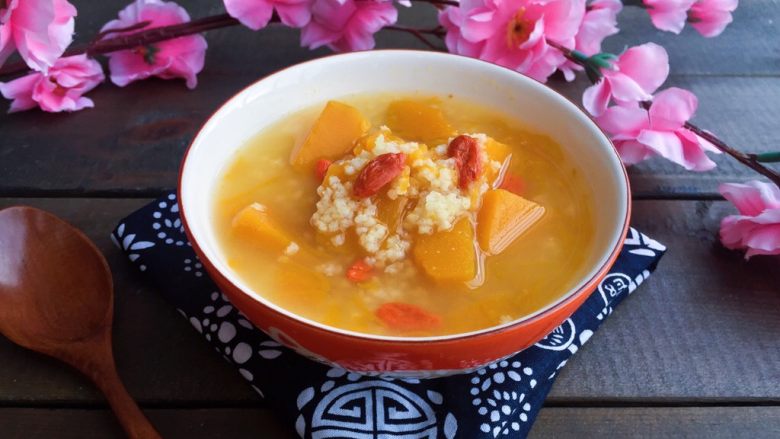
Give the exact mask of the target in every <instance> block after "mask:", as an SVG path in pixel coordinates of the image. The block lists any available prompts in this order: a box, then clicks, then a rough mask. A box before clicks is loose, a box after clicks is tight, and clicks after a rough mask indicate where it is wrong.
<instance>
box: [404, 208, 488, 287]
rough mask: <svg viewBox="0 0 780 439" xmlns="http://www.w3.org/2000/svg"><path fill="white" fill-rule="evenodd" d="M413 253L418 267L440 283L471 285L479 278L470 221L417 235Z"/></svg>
mask: <svg viewBox="0 0 780 439" xmlns="http://www.w3.org/2000/svg"><path fill="white" fill-rule="evenodd" d="M413 253H414V260H415V262H416V263H417V265H418V266H419V267H420V268H421V269H422V270H423V271H424V272H425V273H426V274H427V275H428V276H429V277H430V278H431V279H433V280H434V281H435V282H437V283H443V284H447V283H457V282H468V281H470V280H472V279H474V278H475V277H476V276H477V262H478V261H477V257H478V256H477V250H476V249H475V248H474V229H473V227H472V226H471V222H470V221H469V219H468V218H463V219H461V220H460V221H458V222H457V223H456V224H455V226H453V228H452V229H450V230H447V231H440V232H437V233H434V234H433V235H419V236H417V240H416V242H415V245H414V252H413Z"/></svg>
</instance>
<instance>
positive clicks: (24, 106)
mask: <svg viewBox="0 0 780 439" xmlns="http://www.w3.org/2000/svg"><path fill="white" fill-rule="evenodd" d="M42 77H43V75H42V74H40V73H31V74H29V75H26V76H22V77H21V78H17V79H14V80H13V81H10V82H0V94H2V95H3V97H4V98H6V99H9V100H13V102H11V106H10V107H9V108H8V112H9V113H15V112H17V111H24V110H29V109H31V108H35V107H36V106H38V104H37V103H36V102H35V100H33V98H32V90H33V87H35V84H37V83H38V81H40V80H41V78H42Z"/></svg>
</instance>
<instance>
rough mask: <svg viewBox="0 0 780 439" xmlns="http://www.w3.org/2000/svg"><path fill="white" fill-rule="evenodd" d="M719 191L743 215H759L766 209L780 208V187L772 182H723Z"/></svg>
mask: <svg viewBox="0 0 780 439" xmlns="http://www.w3.org/2000/svg"><path fill="white" fill-rule="evenodd" d="M718 191H719V192H720V193H721V195H723V197H724V198H726V199H727V200H729V201H731V202H732V203H733V204H734V206H736V208H737V210H739V213H740V214H742V215H747V216H757V215H759V214H761V212H763V211H764V210H766V209H780V189H778V188H777V186H775V185H773V184H771V183H764V182H761V181H751V182H748V183H723V184H721V185H720V186H719V187H718Z"/></svg>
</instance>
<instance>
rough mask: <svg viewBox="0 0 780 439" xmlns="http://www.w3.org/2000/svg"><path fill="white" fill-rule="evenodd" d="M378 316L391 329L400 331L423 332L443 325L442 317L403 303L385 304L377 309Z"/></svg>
mask: <svg viewBox="0 0 780 439" xmlns="http://www.w3.org/2000/svg"><path fill="white" fill-rule="evenodd" d="M376 316H377V317H378V318H379V320H381V321H382V322H383V323H384V324H385V325H387V326H388V327H389V328H392V329H397V330H399V331H423V330H430V329H434V328H436V327H438V326H439V325H441V317H439V316H437V315H435V314H432V313H430V312H428V311H426V310H424V309H422V308H420V307H419V306H415V305H410V304H408V303H401V302H390V303H385V304H383V305H382V306H380V307H379V308H377V310H376Z"/></svg>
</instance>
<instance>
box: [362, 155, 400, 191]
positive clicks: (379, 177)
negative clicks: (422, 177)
mask: <svg viewBox="0 0 780 439" xmlns="http://www.w3.org/2000/svg"><path fill="white" fill-rule="evenodd" d="M405 163H406V155H404V154H403V153H387V154H382V155H379V156H377V157H375V158H374V159H373V160H371V161H370V162H368V164H367V165H366V167H365V168H363V170H362V171H360V174H358V176H357V179H355V185H354V186H353V187H352V193H353V194H354V195H355V196H356V197H358V198H368V197H370V196H372V195H374V194H376V193H377V192H379V190H380V189H382V188H383V187H384V186H385V185H386V184H388V183H390V182H391V181H393V179H394V178H395V177H398V176H399V175H400V174H401V171H403V169H404V164H405Z"/></svg>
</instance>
